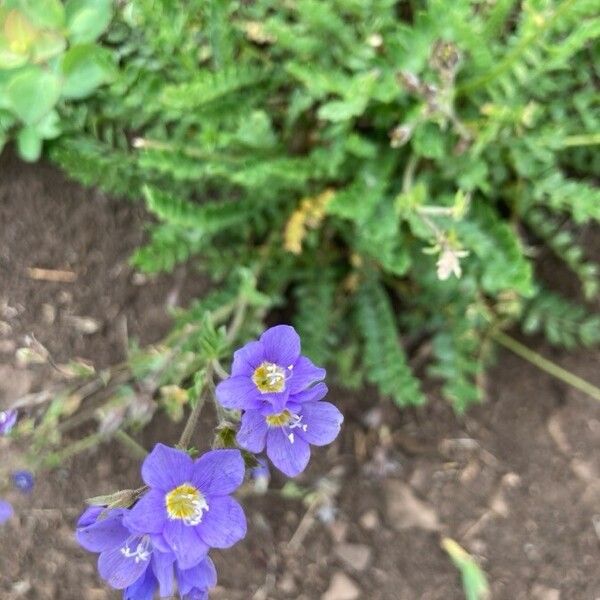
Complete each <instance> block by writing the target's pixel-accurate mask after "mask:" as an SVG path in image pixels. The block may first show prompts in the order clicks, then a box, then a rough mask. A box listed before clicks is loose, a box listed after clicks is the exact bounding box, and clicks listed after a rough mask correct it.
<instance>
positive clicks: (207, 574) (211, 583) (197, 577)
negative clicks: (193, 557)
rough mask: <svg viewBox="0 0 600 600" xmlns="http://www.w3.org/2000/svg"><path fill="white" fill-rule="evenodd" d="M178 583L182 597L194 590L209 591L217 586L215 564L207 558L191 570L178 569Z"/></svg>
mask: <svg viewBox="0 0 600 600" xmlns="http://www.w3.org/2000/svg"><path fill="white" fill-rule="evenodd" d="M177 582H178V584H179V593H180V594H181V595H182V596H185V594H189V593H190V592H191V591H192V590H193V589H194V588H197V589H198V590H207V589H208V588H212V587H215V585H217V570H216V568H215V564H214V563H213V561H212V560H211V559H210V557H209V556H207V557H206V558H205V559H204V560H203V561H201V562H199V563H198V564H197V565H196V566H195V567H192V568H191V569H177Z"/></svg>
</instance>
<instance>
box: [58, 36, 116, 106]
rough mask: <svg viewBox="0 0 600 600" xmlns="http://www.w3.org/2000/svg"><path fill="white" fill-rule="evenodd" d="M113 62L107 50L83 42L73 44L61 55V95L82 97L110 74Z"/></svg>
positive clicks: (104, 80)
mask: <svg viewBox="0 0 600 600" xmlns="http://www.w3.org/2000/svg"><path fill="white" fill-rule="evenodd" d="M113 69H114V63H113V60H112V55H111V53H110V52H109V51H108V50H105V49H104V48H100V47H99V46H95V45H94V44H85V45H81V46H73V47H72V48H70V49H69V50H68V51H67V52H66V53H65V55H64V57H63V62H62V68H61V70H62V72H63V75H64V82H63V89H62V96H63V97H64V98H84V97H85V96H87V95H89V94H90V93H91V92H93V91H94V90H95V89H96V88H97V87H98V86H99V85H102V84H103V83H106V82H107V81H108V80H109V79H110V78H111V76H112V74H113Z"/></svg>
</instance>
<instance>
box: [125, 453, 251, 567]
mask: <svg viewBox="0 0 600 600" xmlns="http://www.w3.org/2000/svg"><path fill="white" fill-rule="evenodd" d="M244 472H245V466H244V460H243V458H242V455H241V453H240V451H239V450H212V451H211V452H207V453H206V454H204V455H203V456H201V457H200V458H198V459H196V460H192V459H191V458H190V456H189V455H188V454H187V453H186V452H184V451H182V450H177V449H175V448H169V447H168V446H165V445H163V444H157V445H156V446H155V447H154V449H153V450H152V452H151V453H150V454H149V455H148V456H147V457H146V459H145V460H144V463H143V465H142V478H143V480H144V482H145V483H146V485H147V486H148V487H149V488H150V490H149V491H148V492H147V493H146V494H145V495H144V496H142V497H141V498H140V500H139V501H138V502H137V503H136V504H135V505H134V506H133V508H132V509H131V510H130V511H129V513H128V514H127V515H126V517H125V519H124V521H123V522H124V524H125V526H126V527H128V528H129V529H131V530H132V531H137V532H140V533H150V534H152V540H153V543H154V544H155V546H156V547H158V548H159V549H160V550H162V551H168V552H172V553H174V554H175V556H176V557H177V561H178V564H179V566H180V567H181V568H182V569H189V568H191V567H193V566H195V565H197V564H198V562H200V561H201V560H202V559H203V558H204V556H206V553H207V552H208V550H209V548H229V547H230V546H233V544H235V543H236V542H238V541H239V540H241V539H242V538H243V537H244V536H245V535H246V517H245V515H244V511H243V510H242V507H241V506H240V505H239V504H238V503H237V501H236V500H234V499H233V498H232V497H231V496H230V495H229V494H231V493H232V492H233V491H235V490H236V489H237V488H238V487H239V486H240V485H241V483H242V481H243V479H244Z"/></svg>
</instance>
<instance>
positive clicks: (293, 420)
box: [287, 414, 308, 431]
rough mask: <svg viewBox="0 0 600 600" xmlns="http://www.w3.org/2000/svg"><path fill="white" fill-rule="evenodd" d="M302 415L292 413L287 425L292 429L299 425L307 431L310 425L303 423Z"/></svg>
mask: <svg viewBox="0 0 600 600" xmlns="http://www.w3.org/2000/svg"><path fill="white" fill-rule="evenodd" d="M301 421H302V415H294V414H292V415H291V416H290V422H289V423H288V424H287V426H288V427H289V428H290V429H296V428H297V427H299V428H300V429H302V431H306V430H307V429H308V425H307V424H306V423H302V422H301Z"/></svg>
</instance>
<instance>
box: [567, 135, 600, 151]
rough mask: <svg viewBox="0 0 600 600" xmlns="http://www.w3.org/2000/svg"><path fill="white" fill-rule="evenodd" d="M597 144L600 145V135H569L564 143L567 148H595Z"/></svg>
mask: <svg viewBox="0 0 600 600" xmlns="http://www.w3.org/2000/svg"><path fill="white" fill-rule="evenodd" d="M596 144H600V133H588V134H581V135H569V136H567V137H566V138H565V139H564V141H563V143H562V145H563V146H564V147H565V148H568V147H570V146H595V145H596Z"/></svg>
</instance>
